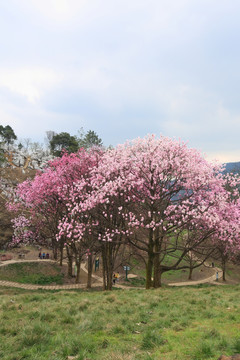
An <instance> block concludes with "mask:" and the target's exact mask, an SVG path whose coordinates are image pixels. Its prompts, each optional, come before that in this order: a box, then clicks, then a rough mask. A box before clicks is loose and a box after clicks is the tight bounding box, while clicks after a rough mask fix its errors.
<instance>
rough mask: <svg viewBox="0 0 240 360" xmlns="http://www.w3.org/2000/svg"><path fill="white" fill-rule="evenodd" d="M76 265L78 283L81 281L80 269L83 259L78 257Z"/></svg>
mask: <svg viewBox="0 0 240 360" xmlns="http://www.w3.org/2000/svg"><path fill="white" fill-rule="evenodd" d="M76 267H77V275H76V281H75V282H76V284H79V283H80V269H81V260H80V259H77V258H76Z"/></svg>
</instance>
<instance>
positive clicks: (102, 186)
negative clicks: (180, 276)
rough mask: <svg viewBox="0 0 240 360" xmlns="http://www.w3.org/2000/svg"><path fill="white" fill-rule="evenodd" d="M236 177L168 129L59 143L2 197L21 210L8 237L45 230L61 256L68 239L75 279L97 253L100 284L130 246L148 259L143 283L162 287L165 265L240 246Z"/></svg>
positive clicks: (107, 282) (40, 237)
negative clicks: (83, 143)
mask: <svg viewBox="0 0 240 360" xmlns="http://www.w3.org/2000/svg"><path fill="white" fill-rule="evenodd" d="M239 183H240V180H239V177H238V176H236V175H222V169H221V168H220V167H219V166H214V165H212V164H209V163H208V162H207V161H206V160H205V159H204V158H202V156H201V155H200V154H199V153H198V152H197V151H196V150H193V149H189V148H188V147H187V146H186V144H184V143H182V142H180V141H176V140H172V139H169V138H165V137H160V138H156V137H155V136H148V137H146V138H144V139H136V140H134V141H132V142H127V143H125V144H124V145H119V146H117V147H116V148H115V149H108V150H107V151H105V150H103V149H102V148H97V147H94V148H90V149H88V150H86V149H84V148H81V149H80V150H78V152H77V153H71V154H68V153H66V152H65V153H64V154H63V156H62V157H61V158H56V159H55V160H54V161H51V162H49V164H48V167H47V168H46V170H45V171H44V172H43V173H39V174H37V175H36V176H35V178H34V179H33V180H28V181H25V182H23V183H22V184H20V185H19V186H18V188H17V191H16V194H15V198H14V200H13V201H12V202H11V203H10V204H9V208H10V209H11V210H12V211H15V212H16V213H17V214H18V216H17V217H16V219H15V220H14V238H13V244H18V243H19V242H26V241H29V240H31V241H32V240H34V241H37V242H40V243H42V242H43V241H45V239H51V244H52V247H53V250H54V253H55V256H57V253H60V262H62V259H63V249H64V248H66V252H67V258H68V264H69V275H71V273H72V262H73V260H75V262H76V265H77V277H76V281H79V274H80V264H81V261H82V259H83V257H84V256H87V258H88V270H89V271H88V273H89V278H88V286H89V287H90V286H91V272H92V262H93V256H94V255H95V254H99V253H101V256H102V264H103V287H104V289H111V287H112V274H113V271H114V266H115V262H116V258H117V255H118V253H119V250H120V249H123V247H127V248H128V249H129V251H130V250H131V249H134V253H135V254H136V255H139V256H141V257H142V258H143V259H144V261H145V264H146V288H147V289H148V288H150V287H151V286H154V287H159V286H161V276H162V274H163V273H164V272H166V271H169V270H179V269H183V268H187V267H190V269H191V270H192V269H193V268H194V267H197V266H199V265H200V263H201V262H203V261H204V260H205V259H206V258H208V257H209V256H213V255H214V254H216V249H221V253H222V255H223V257H224V258H225V260H226V259H227V257H232V256H233V255H234V254H235V253H236V252H238V251H239V249H240V239H239V234H240V232H239V218H240V201H239ZM169 256H172V261H171V263H169V262H166V258H169ZM196 257H197V258H198V259H201V261H200V262H199V261H198V262H196V261H195V259H196ZM186 259H188V260H189V264H188V265H187V263H186Z"/></svg>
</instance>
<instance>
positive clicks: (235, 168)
mask: <svg viewBox="0 0 240 360" xmlns="http://www.w3.org/2000/svg"><path fill="white" fill-rule="evenodd" d="M225 172H226V173H230V172H233V173H239V172H240V161H238V162H229V163H226V166H225Z"/></svg>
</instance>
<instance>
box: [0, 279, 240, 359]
mask: <svg viewBox="0 0 240 360" xmlns="http://www.w3.org/2000/svg"><path fill="white" fill-rule="evenodd" d="M239 293H240V286H239V285H236V286H199V287H189V288H188V287H186V288H167V287H165V288H162V289H159V290H148V291H146V290H136V289H131V290H114V291H113V292H101V291H89V292H87V291H81V290H78V291H75V290H74V291H58V292H57V291H56V292H49V291H40V290H39V291H34V292H30V291H27V290H21V289H10V288H0V313H1V317H0V358H1V360H21V359H36V360H43V359H44V360H46V359H47V360H65V359H67V358H68V356H74V357H75V359H77V360H84V359H85V360H90V359H96V360H97V359H99V360H102V359H105V360H110V359H111V360H152V359H154V360H155V359H156V360H157V359H158V360H159V359H160V360H173V359H175V360H177V359H178V360H205V359H209V360H213V359H214V360H216V359H218V357H219V356H220V354H222V353H224V354H234V353H240V312H239V305H240V296H239Z"/></svg>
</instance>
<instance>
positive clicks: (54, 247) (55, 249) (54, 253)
mask: <svg viewBox="0 0 240 360" xmlns="http://www.w3.org/2000/svg"><path fill="white" fill-rule="evenodd" d="M57 255H58V249H57V246H56V244H55V243H53V258H54V260H56V261H57Z"/></svg>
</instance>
